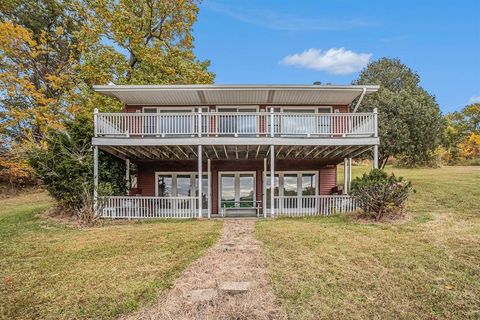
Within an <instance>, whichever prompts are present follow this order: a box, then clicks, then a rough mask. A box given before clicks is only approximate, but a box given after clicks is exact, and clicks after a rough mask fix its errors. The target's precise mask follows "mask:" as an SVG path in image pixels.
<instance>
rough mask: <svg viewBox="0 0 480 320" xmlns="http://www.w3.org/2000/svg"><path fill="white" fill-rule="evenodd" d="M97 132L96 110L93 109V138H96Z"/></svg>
mask: <svg viewBox="0 0 480 320" xmlns="http://www.w3.org/2000/svg"><path fill="white" fill-rule="evenodd" d="M97 132H98V109H97V108H95V109H93V136H94V137H96V136H97Z"/></svg>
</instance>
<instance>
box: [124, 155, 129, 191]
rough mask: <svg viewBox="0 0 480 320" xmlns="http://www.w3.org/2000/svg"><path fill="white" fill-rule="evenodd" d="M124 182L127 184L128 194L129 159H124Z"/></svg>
mask: <svg viewBox="0 0 480 320" xmlns="http://www.w3.org/2000/svg"><path fill="white" fill-rule="evenodd" d="M125 181H126V182H127V193H129V192H130V159H125Z"/></svg>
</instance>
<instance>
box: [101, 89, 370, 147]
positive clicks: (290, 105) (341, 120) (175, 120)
mask: <svg viewBox="0 0 480 320" xmlns="http://www.w3.org/2000/svg"><path fill="white" fill-rule="evenodd" d="M95 90H96V91H97V92H100V93H102V94H105V95H108V96H112V97H116V98H118V99H120V100H121V101H122V102H123V103H124V104H125V111H126V112H124V113H97V112H96V113H95V120H94V121H95V138H94V144H98V145H109V144H110V143H111V144H113V145H115V144H122V145H159V144H162V145H195V144H197V145H198V144H210V145H297V144H298V145H342V144H343V145H358V144H364V145H376V144H378V142H379V141H378V129H377V128H378V124H377V113H376V111H375V112H372V113H356V112H355V111H356V109H357V107H358V105H359V104H360V103H361V100H362V99H363V97H364V96H365V95H366V94H369V93H372V92H375V91H377V90H378V86H350V85H348V86H333V85H160V86H117V85H108V86H96V87H95ZM354 101H355V103H354ZM349 105H350V109H351V110H353V112H351V113H348V112H347V110H348V109H349V107H348V106H349Z"/></svg>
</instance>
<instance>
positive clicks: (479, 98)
mask: <svg viewBox="0 0 480 320" xmlns="http://www.w3.org/2000/svg"><path fill="white" fill-rule="evenodd" d="M468 103H469V104H471V103H480V96H473V97H471V98H470V99H469V100H468Z"/></svg>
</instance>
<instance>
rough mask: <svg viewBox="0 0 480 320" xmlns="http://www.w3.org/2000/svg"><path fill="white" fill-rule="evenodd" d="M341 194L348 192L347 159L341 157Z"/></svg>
mask: <svg viewBox="0 0 480 320" xmlns="http://www.w3.org/2000/svg"><path fill="white" fill-rule="evenodd" d="M343 194H348V160H347V158H344V159H343Z"/></svg>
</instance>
